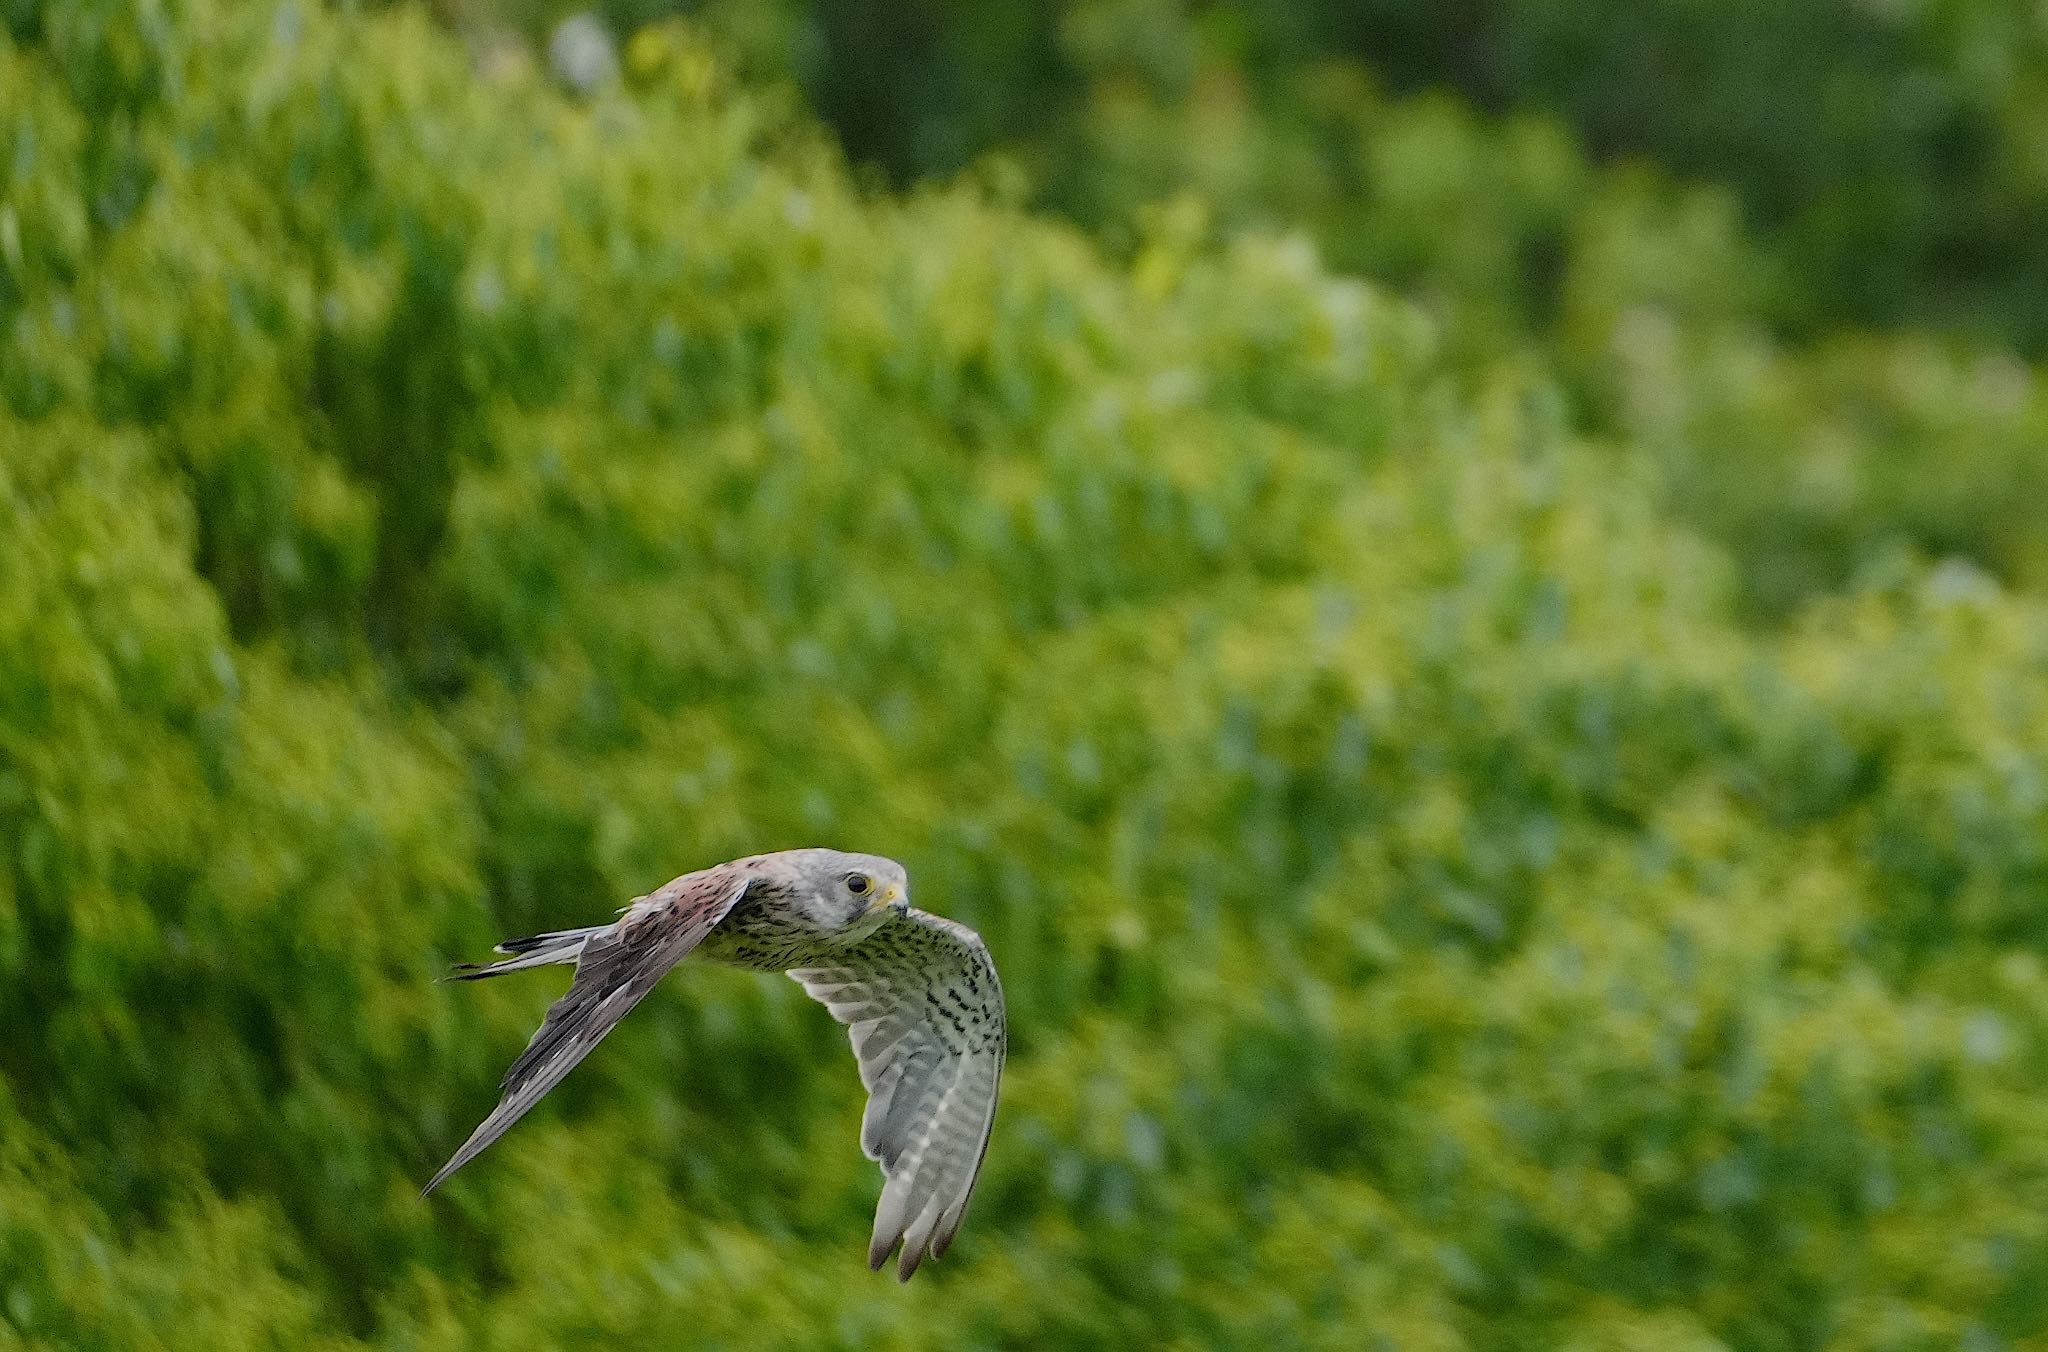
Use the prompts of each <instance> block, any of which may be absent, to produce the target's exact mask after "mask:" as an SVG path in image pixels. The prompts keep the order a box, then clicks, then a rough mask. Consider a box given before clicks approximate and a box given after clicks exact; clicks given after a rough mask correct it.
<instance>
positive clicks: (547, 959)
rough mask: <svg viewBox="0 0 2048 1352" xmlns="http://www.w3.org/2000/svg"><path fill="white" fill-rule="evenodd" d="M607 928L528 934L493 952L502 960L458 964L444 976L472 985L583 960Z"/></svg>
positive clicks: (598, 927) (605, 926) (598, 926)
mask: <svg viewBox="0 0 2048 1352" xmlns="http://www.w3.org/2000/svg"><path fill="white" fill-rule="evenodd" d="M610 928H611V926H609V925H592V926H590V927H589V928H588V929H573V930H555V931H554V932H553V933H550V934H529V935H528V936H526V937H525V938H524V939H507V940H505V942H503V943H501V944H499V945H498V946H497V949H496V951H497V952H499V953H503V954H506V955H507V956H506V957H505V958H503V959H502V960H500V961H498V962H460V963H457V964H456V965H455V970H454V971H452V972H450V973H449V974H448V975H449V977H450V978H452V979H453V980H456V981H475V980H477V979H478V978H479V977H486V976H502V975H504V974H505V973H506V972H519V971H524V970H525V969H526V968H528V967H546V966H547V965H549V964H550V963H557V962H574V961H576V959H578V958H580V957H582V956H583V946H584V945H585V944H587V943H589V942H590V941H591V939H592V938H594V937H595V936H597V935H599V934H602V933H603V932H604V931H605V930H608V929H610Z"/></svg>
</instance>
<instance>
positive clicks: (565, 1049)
mask: <svg viewBox="0 0 2048 1352" xmlns="http://www.w3.org/2000/svg"><path fill="white" fill-rule="evenodd" d="M748 881H749V876H748V873H747V870H746V869H745V868H743V867H740V866H736V865H732V864H721V865H719V866H718V867H717V868H711V869H705V870H704V871H703V872H701V873H688V874H685V875H683V876H682V877H680V878H677V879H676V880H675V881H673V882H671V883H669V884H668V885H666V886H665V887H662V888H661V889H659V890H658V891H656V892H654V893H651V894H650V895H648V896H646V897H643V898H641V900H640V901H638V902H636V903H635V904H634V905H632V906H631V907H628V908H627V913H626V914H625V915H624V916H623V917H622V918H621V919H620V920H619V921H618V922H617V923H615V924H612V925H608V926H606V927H605V928H603V929H602V930H600V931H598V932H597V933H595V934H594V935H592V937H591V938H590V940H589V942H588V943H586V944H584V946H583V950H582V953H581V954H580V955H579V956H578V958H577V959H576V978H575V980H574V981H572V982H571V983H570V985H569V989H568V992H567V993H566V994H564V995H563V996H562V998H561V999H559V1000H557V1001H555V1003H554V1005H553V1006H552V1007H551V1008H550V1009H549V1010H548V1012H547V1017H546V1018H545V1019H544V1020H543V1021H542V1023H541V1026H540V1031H539V1032H537V1033H535V1034H534V1035H533V1040H532V1041H531V1042H529V1043H528V1044H527V1046H526V1050H525V1051H524V1052H521V1053H520V1055H519V1059H518V1060H516V1061H514V1062H513V1063H512V1068H511V1069H510V1070H508V1071H506V1072H505V1083H504V1096H503V1097H502V1098H501V1099H500V1100H499V1102H498V1106H497V1108H496V1109H494V1110H493V1111H492V1113H491V1115H490V1116H489V1117H487V1118H485V1119H484V1120H483V1123H482V1125H480V1126H478V1127H477V1129H476V1130H475V1131H474V1132H472V1133H471V1134H470V1138H469V1139H468V1140H467V1141H464V1142H463V1143H462V1148H461V1149H459V1150H457V1151H456V1152H455V1155H454V1157H453V1158H451V1159H450V1160H449V1161H448V1163H446V1164H444V1165H442V1166H441V1171H440V1172H439V1173H437V1174H435V1175H434V1177H433V1181H432V1182H430V1183H428V1184H427V1186H426V1189H425V1191H426V1192H432V1191H433V1190H434V1189H435V1188H437V1187H439V1186H440V1184H441V1182H442V1180H444V1179H446V1178H447V1177H448V1176H449V1175H450V1174H452V1173H454V1172H455V1171H456V1170H457V1169H460V1168H461V1167H462V1166H463V1165H465V1164H467V1163H469V1162H470V1161H471V1160H473V1159H475V1158H476V1157H477V1156H478V1155H480V1154H482V1153H483V1151H484V1149H485V1147H487V1146H489V1145H490V1144H491V1143H492V1142H493V1141H495V1140H497V1139H498V1138H499V1137H500V1136H503V1135H504V1134H505V1132H506V1131H507V1130H509V1129H510V1128H511V1126H512V1124H513V1123H514V1122H517V1121H518V1120H519V1119H520V1118H521V1117H524V1116H525V1115H526V1112H527V1110H528V1109H530V1108H532V1107H533V1105H534V1104H536V1103H538V1102H540V1100H541V1097H542V1096H543V1095H545V1094H546V1093H547V1092H548V1090H550V1089H552V1088H554V1087H555V1086H556V1085H557V1084H559V1083H561V1080H562V1077H563V1076H564V1075H567V1074H568V1073H569V1071H570V1070H571V1069H572V1068H573V1067H574V1066H575V1065H576V1063H577V1062H578V1061H581V1060H582V1059H583V1058H584V1057H585V1056H588V1055H589V1054H590V1051H591V1049H592V1048H593V1047H595V1046H597V1044H598V1043H599V1042H601V1041H602V1040H603V1039H604V1035H605V1034H606V1033H609V1032H610V1031H611V1030H612V1028H613V1027H614V1026H615V1025H616V1024H617V1023H618V1021H619V1020H620V1019H623V1018H624V1017H626V1013H627V1011H628V1010H630V1009H632V1008H633V1006H634V1005H637V1004H639V1003H640V1001H641V1000H642V999H643V998H645V997H646V995H647V993H648V992H649V991H651V990H653V989H654V987H655V984H656V983H657V982H659V981H660V980H661V978H662V977H663V976H665V975H667V973H668V970H669V969H670V968H671V967H674V966H675V965H676V964H677V963H678V962H680V961H682V959H683V957H684V956H685V955H686V954H688V953H689V951H690V950H691V949H693V948H695V947H696V946H697V945H698V944H700V943H702V942H703V940H704V936H705V935H707V934H709V933H710V932H711V927H712V926H714V925H716V924H717V923H718V922H719V921H720V920H722V919H724V918H725V915H726V913H727V912H728V911H730V910H732V908H733V905H734V903H736V902H738V901H739V899H740V896H741V894H742V893H744V892H745V891H746V889H747V883H748Z"/></svg>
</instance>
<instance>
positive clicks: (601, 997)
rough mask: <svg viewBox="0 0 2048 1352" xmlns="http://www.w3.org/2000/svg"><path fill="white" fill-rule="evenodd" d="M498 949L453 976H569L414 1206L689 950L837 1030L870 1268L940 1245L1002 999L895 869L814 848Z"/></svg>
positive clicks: (980, 956)
mask: <svg viewBox="0 0 2048 1352" xmlns="http://www.w3.org/2000/svg"><path fill="white" fill-rule="evenodd" d="M497 951H498V952H499V953H501V954H504V955H505V956H504V958H503V959H502V960H500V961H497V962H493V963H488V964H464V965H462V966H460V967H457V968H456V969H455V973H454V975H455V976H456V978H457V979H460V980H465V981H471V980H476V979H477V978H480V977H487V976H499V975H502V974H503V973H506V972H517V971H522V970H524V969H526V968H528V967H541V966H546V965H548V964H550V963H574V964H575V965H576V976H575V979H574V980H573V981H572V982H571V983H570V986H569V990H568V992H567V993H566V994H565V995H563V996H562V998H561V999H559V1000H557V1001H555V1003H554V1005H553V1006H552V1007H551V1008H550V1009H549V1010H548V1012H547V1017H546V1018H545V1019H544V1020H543V1021H542V1022H541V1026H540V1031H539V1032H537V1033H535V1034H534V1035H533V1040H532V1041H531V1042H529V1043H528V1044H527V1047H526V1050H525V1051H524V1052H522V1053H521V1054H520V1056H519V1059H518V1060H516V1061H514V1062H513V1063H512V1068H511V1069H510V1070H508V1071H507V1072H505V1083H504V1097H503V1098H501V1099H500V1100H499V1102H498V1106H497V1108H496V1109H494V1110H493V1111H492V1113H491V1115H490V1116H489V1117H487V1118H485V1119H484V1121H483V1124H482V1125H481V1126H479V1127H478V1128H477V1129H476V1130H475V1131H474V1132H473V1133H471V1134H470V1138H469V1139H468V1140H467V1141H464V1142H463V1143H462V1148H461V1149H459V1150H457V1151H456V1152H455V1155H454V1157H453V1158H451V1159H450V1160H449V1161H448V1163H446V1164H445V1165H443V1166H441V1171H440V1172H439V1173H437V1174H435V1175H434V1177H433V1181H432V1182H430V1183H428V1184H427V1186H426V1192H432V1191H433V1190H434V1189H435V1188H436V1187H438V1186H439V1185H440V1183H441V1181H442V1180H443V1179H445V1178H447V1177H448V1176H449V1175H450V1174H452V1173H454V1172H455V1171H456V1170H457V1169H460V1168H461V1167H462V1166H463V1165H465V1164H467V1163H469V1161H471V1160H473V1159H475V1158H476V1157H477V1156H478V1155H479V1154H481V1153H482V1152H483V1150H484V1148H485V1147H486V1146H488V1145H490V1144H491V1142H493V1141H495V1140H497V1139H498V1138H499V1137H500V1136H503V1135H504V1134H505V1132H506V1130H507V1129H508V1128H510V1127H511V1125H512V1124H513V1123H514V1122H517V1121H518V1120H519V1119H520V1118H521V1117H523V1116H524V1115H525V1114H526V1111H527V1109H529V1108H531V1107H533V1105H534V1104H536V1103H538V1102H539V1101H540V1099H541V1096H542V1095H544V1094H546V1093H547V1092H548V1090H550V1089H552V1088H554V1087H555V1085H556V1084H558V1083H560V1082H561V1079H562V1077H563V1076H564V1075H567V1074H568V1073H569V1070H570V1068H571V1067H573V1066H574V1065H575V1064H576V1063H577V1062H578V1061H581V1060H582V1059H583V1058H584V1057H585V1056H587V1055H588V1054H589V1053H590V1049H591V1048H593V1047H595V1046H596V1045H597V1044H598V1043H599V1041H601V1040H602V1039H603V1037H604V1035H605V1034H606V1033H608V1032H610V1031H611V1030H612V1026H613V1025H614V1024H616V1023H618V1021H619V1020H620V1019H623V1018H624V1017H626V1012H627V1011H628V1010H630V1009H632V1008H633V1006H634V1005H636V1004H638V1003H639V1002H640V1000H641V998H642V997H644V996H645V995H646V994H647V993H648V992H649V991H651V990H653V989H654V986H655V983H656V982H658V981H660V980H661V978H662V977H663V976H664V975H666V974H667V972H668V970H669V968H671V967H673V966H675V965H676V964H677V963H678V962H680V961H682V959H683V958H684V957H685V956H687V955H689V954H690V953H693V952H694V953H698V954H701V955H702V956H704V957H706V958H709V959H711V960H713V961H715V962H721V963H726V964H728V965H731V966H735V967H745V968H750V969H752V970H754V971H767V972H787V973H789V975H790V976H791V977H792V978H794V979H795V980H796V981H797V982H798V983H799V984H801V985H802V986H803V988H804V990H805V991H806V992H808V993H809V994H810V997H811V998H812V999H813V1000H816V1001H818V1003H820V1004H822V1005H824V1006H825V1008H826V1009H828V1010H830V1011H831V1013H832V1017H833V1018H835V1019H837V1020H839V1022H841V1023H843V1024H845V1025H846V1026H847V1033H848V1036H849V1037H850V1038H851V1039H852V1042H853V1052H854V1057H855V1059H856V1060H857V1061H859V1063H860V1078H861V1084H862V1085H863V1086H865V1087H866V1089H867V1091H868V1105H867V1111H866V1113H865V1115H864V1116H863V1117H862V1118H861V1126H860V1145H861V1149H862V1151H864V1152H865V1153H866V1154H867V1156H868V1158H869V1159H872V1160H874V1161H875V1162H876V1163H877V1164H879V1165H881V1167H882V1177H883V1180H884V1181H883V1185H882V1197H881V1201H880V1202H879V1203H878V1204H877V1206H876V1209H875V1231H874V1237H873V1239H872V1240H871V1241H870V1242H869V1244H868V1266H869V1267H870V1268H877V1269H879V1268H880V1267H881V1266H882V1264H883V1263H885V1262H887V1261H888V1259H889V1255H890V1254H891V1253H892V1252H895V1251H896V1248H897V1246H898V1245H899V1244H901V1246H902V1254H901V1257H900V1258H899V1259H898V1261H897V1265H896V1275H897V1277H898V1278H899V1279H900V1280H903V1281H908V1280H910V1274H911V1273H913V1272H915V1271H917V1268H918V1265H919V1264H920V1263H922V1262H923V1261H924V1259H925V1257H926V1255H927V1254H929V1255H930V1256H931V1257H933V1258H937V1257H939V1256H941V1255H942V1254H944V1253H945V1251H946V1247H947V1246H948V1245H949V1244H951V1243H952V1242H953V1235H954V1234H955V1232H957V1231H958V1230H959V1228H960V1219H961V1217H962V1216H963V1215H965V1214H966V1211H967V1199H968V1197H969V1196H970V1195H971V1194H972V1193H973V1191H974V1180H975V1177H976V1176H977V1175H978V1174H979V1173H980V1172H981V1161H982V1156H983V1155H984V1154H986V1153H987V1151H988V1137H989V1129H990V1128H991V1127H992V1126H993V1125H994V1123H995V1115H996V1085H997V1081H998V1080H999V1079H1000V1078H1001V1077H1002V1073H1003V1056H1004V1053H1005V1050H1006V1048H1007V1046H1008V1037H1007V1033H1006V1031H1005V1027H1004V1022H1003V990H1002V987H1001V985H999V984H998V983H997V981H996V969H995V964H994V963H993V962H991V961H990V960H989V955H988V948H987V946H986V945H984V944H983V943H982V941H981V936H980V935H978V934H976V933H975V932H974V931H973V930H971V929H969V928H968V927H967V926H965V925H962V924H958V923H956V922H954V921H951V920H947V919H945V918H944V917H942V916H936V915H931V914H929V913H927V912H924V911H920V910H917V909H916V908H915V907H913V906H911V904H910V884H909V881H908V879H907V878H906V877H905V875H904V871H903V866H902V865H901V864H899V863H897V862H896V861H895V860H893V859H884V858H882V857H880V856H879V855H872V854H844V853H841V852H840V851H838V850H822V849H810V850H783V851H781V852H780V853H777V854H760V855H754V856H752V857H751V858H747V859H735V860H733V861H732V862H731V863H727V864H719V865H717V866H715V867H713V868H707V869H701V870H699V871H698V872H696V873H686V874H684V875H683V876H682V877H680V878H677V879H676V880H675V881H673V882H671V883H669V884H668V885H666V886H665V887H661V888H659V889H657V890H656V891H654V892H651V893H649V894H648V895H646V896H644V897H636V898H635V899H634V900H633V902H632V904H630V905H628V906H626V907H625V908H623V910H622V912H621V914H620V917H619V919H618V920H617V921H615V922H614V923H612V924H609V925H597V926H593V927H591V928H589V929H575V930H559V931H556V932H555V933H552V934H536V935H533V936H531V937H530V938H525V939H508V940H506V941H505V942H504V943H502V944H499V945H498V948H497ZM422 1195H424V1193H423V1194H422Z"/></svg>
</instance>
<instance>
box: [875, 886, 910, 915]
mask: <svg viewBox="0 0 2048 1352" xmlns="http://www.w3.org/2000/svg"><path fill="white" fill-rule="evenodd" d="M875 901H876V909H878V910H879V909H880V908H881V907H883V906H886V907H888V908H889V909H890V910H892V911H894V912H896V914H898V915H903V914H905V913H906V912H908V911H909V910H910V898H909V897H906V896H904V895H903V885H902V884H901V883H890V884H889V885H888V886H887V887H886V888H884V889H882V895H881V896H879V897H877V898H875Z"/></svg>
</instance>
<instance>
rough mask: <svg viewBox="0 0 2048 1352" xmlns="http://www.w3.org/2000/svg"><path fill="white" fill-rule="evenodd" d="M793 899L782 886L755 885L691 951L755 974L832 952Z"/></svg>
mask: <svg viewBox="0 0 2048 1352" xmlns="http://www.w3.org/2000/svg"><path fill="white" fill-rule="evenodd" d="M794 901H795V898H794V897H793V896H792V895H791V893H790V892H789V890H788V889H786V888H782V887H777V886H772V885H768V884H764V883H755V884H754V885H753V886H752V887H749V888H748V889H747V892H746V895H745V896H743V897H741V898H740V899H739V901H738V902H737V903H735V904H734V906H733V908H732V910H730V911H728V912H727V913H726V916H725V919H723V920H721V921H719V922H718V924H717V926H716V927H714V928H713V929H712V931H711V933H710V934H709V935H707V936H706V937H705V939H704V943H703V945H702V946H701V947H699V948H698V950H697V952H698V953H699V954H701V955H703V956H704V957H706V958H709V959H710V960H711V961H713V962H720V963H724V964H726V965H727V966H729V967H744V968H747V969H748V970H750V971H756V972H783V971H787V970H789V969H790V968H792V967H802V966H805V965H806V964H809V963H814V962H818V961H821V960H823V959H825V958H827V957H829V956H830V955H831V954H833V953H834V952H836V951H837V950H836V947H835V946H834V945H832V944H829V943H827V942H825V941H824V939H823V938H822V937H821V936H820V935H819V933H818V930H817V927H816V925H814V924H812V923H811V921H810V920H809V919H808V918H807V917H806V916H804V914H803V913H802V912H801V911H799V910H797V909H796V907H795V905H794Z"/></svg>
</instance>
